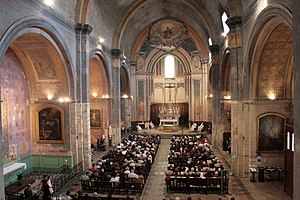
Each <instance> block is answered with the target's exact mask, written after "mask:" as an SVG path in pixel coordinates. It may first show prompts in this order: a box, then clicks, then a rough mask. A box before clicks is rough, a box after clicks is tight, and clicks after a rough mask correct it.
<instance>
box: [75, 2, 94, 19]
mask: <svg viewBox="0 0 300 200" xmlns="http://www.w3.org/2000/svg"><path fill="white" fill-rule="evenodd" d="M91 2H92V1H91V0H79V1H78V2H77V5H76V17H75V21H76V22H77V23H82V24H86V22H87V16H88V11H89V9H90V5H91Z"/></svg>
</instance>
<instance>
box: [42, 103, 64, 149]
mask: <svg viewBox="0 0 300 200" xmlns="http://www.w3.org/2000/svg"><path fill="white" fill-rule="evenodd" d="M63 125H64V124H63V111H62V110H61V109H59V108H57V107H54V106H49V107H44V108H42V109H41V110H39V111H38V139H39V142H40V143H63V142H64V132H63Z"/></svg>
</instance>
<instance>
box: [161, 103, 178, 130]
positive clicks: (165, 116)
mask: <svg viewBox="0 0 300 200" xmlns="http://www.w3.org/2000/svg"><path fill="white" fill-rule="evenodd" d="M159 110H160V113H159V118H160V122H159V126H160V127H162V128H163V129H164V130H170V129H171V130H175V129H176V128H177V127H178V126H179V117H180V114H179V108H178V107H173V108H165V107H162V108H159Z"/></svg>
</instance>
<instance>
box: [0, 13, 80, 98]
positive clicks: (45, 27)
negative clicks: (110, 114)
mask: <svg viewBox="0 0 300 200" xmlns="http://www.w3.org/2000/svg"><path fill="white" fill-rule="evenodd" d="M26 33H36V34H42V35H43V36H44V37H45V38H47V39H50V40H51V42H52V44H53V45H55V47H56V50H57V51H58V52H59V54H60V58H61V59H62V62H63V66H64V68H65V72H66V75H67V81H68V85H69V94H68V95H69V96H70V97H71V98H74V92H73V91H71V90H70V88H74V78H73V77H74V74H76V72H75V71H74V67H73V63H72V59H71V56H70V53H69V51H68V47H67V44H66V43H65V40H64V39H63V38H62V37H61V35H60V34H59V31H58V30H57V29H56V28H55V27H54V26H53V25H52V24H51V22H49V21H48V20H47V19H45V18H42V17H40V18H34V17H31V16H30V17H25V18H22V19H20V20H18V21H16V22H15V23H14V24H12V25H11V26H10V27H9V28H8V30H7V31H6V32H5V34H4V35H3V36H2V38H1V40H0V62H2V60H3V57H4V55H5V53H6V51H7V49H8V48H9V47H10V46H11V45H12V43H13V42H14V41H15V40H16V39H17V38H19V37H20V36H22V35H24V34H26Z"/></svg>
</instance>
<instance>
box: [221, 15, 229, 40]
mask: <svg viewBox="0 0 300 200" xmlns="http://www.w3.org/2000/svg"><path fill="white" fill-rule="evenodd" d="M227 19H228V17H227V14H226V13H225V12H224V13H223V15H222V23H223V29H224V32H223V33H222V35H223V36H226V35H227V33H228V32H229V27H228V26H227V24H226V21H227Z"/></svg>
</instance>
